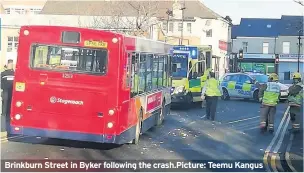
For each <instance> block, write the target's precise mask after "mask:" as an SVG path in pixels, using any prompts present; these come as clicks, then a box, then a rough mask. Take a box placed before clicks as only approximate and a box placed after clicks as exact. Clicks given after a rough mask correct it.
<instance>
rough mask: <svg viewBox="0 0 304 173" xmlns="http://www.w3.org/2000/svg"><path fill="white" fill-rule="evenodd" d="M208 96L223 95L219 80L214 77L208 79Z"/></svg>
mask: <svg viewBox="0 0 304 173" xmlns="http://www.w3.org/2000/svg"><path fill="white" fill-rule="evenodd" d="M205 94H206V95H207V96H210V97H212V96H221V91H220V89H219V82H218V81H217V80H216V79H214V78H210V79H208V80H207V81H206V93H205Z"/></svg>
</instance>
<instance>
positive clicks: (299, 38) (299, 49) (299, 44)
mask: <svg viewBox="0 0 304 173" xmlns="http://www.w3.org/2000/svg"><path fill="white" fill-rule="evenodd" d="M302 31H303V30H302ZM298 40H299V42H298V72H300V53H301V47H302V43H301V30H300V31H299V37H298Z"/></svg>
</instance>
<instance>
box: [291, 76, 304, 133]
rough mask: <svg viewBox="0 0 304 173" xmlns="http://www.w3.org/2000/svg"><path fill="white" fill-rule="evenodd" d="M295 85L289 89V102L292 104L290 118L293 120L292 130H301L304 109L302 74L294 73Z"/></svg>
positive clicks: (294, 131) (295, 131)
mask: <svg viewBox="0 0 304 173" xmlns="http://www.w3.org/2000/svg"><path fill="white" fill-rule="evenodd" d="M292 79H293V85H292V86H290V87H289V89H288V91H289V92H288V104H289V106H290V109H289V112H290V120H291V122H292V132H293V133H297V132H299V131H300V116H303V114H301V110H302V109H303V84H302V81H301V74H300V73H294V74H293V76H292Z"/></svg>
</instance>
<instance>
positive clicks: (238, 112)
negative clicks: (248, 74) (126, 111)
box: [1, 99, 303, 172]
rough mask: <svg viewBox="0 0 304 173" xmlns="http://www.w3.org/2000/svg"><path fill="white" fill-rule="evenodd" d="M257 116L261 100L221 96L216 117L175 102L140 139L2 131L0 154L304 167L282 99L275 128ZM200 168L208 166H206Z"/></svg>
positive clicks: (283, 168) (300, 143)
mask: <svg viewBox="0 0 304 173" xmlns="http://www.w3.org/2000/svg"><path fill="white" fill-rule="evenodd" d="M259 116H260V104H259V103H255V102H253V101H245V100H243V99H234V100H230V101H222V100H220V101H219V105H218V109H217V115H216V121H215V122H214V123H212V122H211V121H209V120H206V118H205V109H202V108H201V105H200V104H198V105H195V106H194V107H193V108H191V109H189V110H186V109H177V108H175V109H173V110H172V111H171V115H170V116H168V117H166V119H165V121H164V123H163V125H162V126H161V127H155V128H152V129H151V130H149V131H148V132H146V133H145V134H143V135H142V136H141V138H140V143H139V145H129V144H125V145H111V144H99V143H88V142H79V141H70V140H59V139H48V138H41V137H27V136H18V137H15V138H11V139H9V140H8V139H6V138H2V137H1V158H2V159H38V160H41V159H42V160H44V159H50V160H51V159H61V160H157V159H158V160H178V159H181V160H221V161H223V160H224V161H236V160H243V161H248V162H249V161H260V162H263V163H264V165H265V169H266V171H275V172H276V171H286V170H288V171H290V170H292V169H293V168H294V169H295V170H297V171H298V172H303V165H302V167H301V163H299V160H301V159H302V161H303V134H302V135H301V134H298V135H297V136H294V135H291V134H290V133H289V132H288V127H289V126H290V122H289V118H288V117H289V116H288V106H287V105H286V104H285V103H280V104H279V105H278V107H277V114H276V118H275V133H274V134H270V133H264V134H261V133H260V130H259V120H260V119H259ZM292 136H293V137H292ZM301 136H302V138H299V137H301ZM290 141H292V142H290ZM286 153H287V156H286ZM290 165H291V166H290ZM290 167H292V168H290ZM203 171H210V170H209V169H207V168H206V169H204V170H203ZM231 171H235V170H231Z"/></svg>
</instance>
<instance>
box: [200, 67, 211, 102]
mask: <svg viewBox="0 0 304 173" xmlns="http://www.w3.org/2000/svg"><path fill="white" fill-rule="evenodd" d="M211 71H212V69H211V68H208V69H207V70H205V71H204V75H203V76H202V77H201V81H202V83H201V85H202V88H204V87H205V83H206V81H207V78H208V76H209V72H211ZM205 107H206V100H205V99H203V100H202V108H205Z"/></svg>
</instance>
